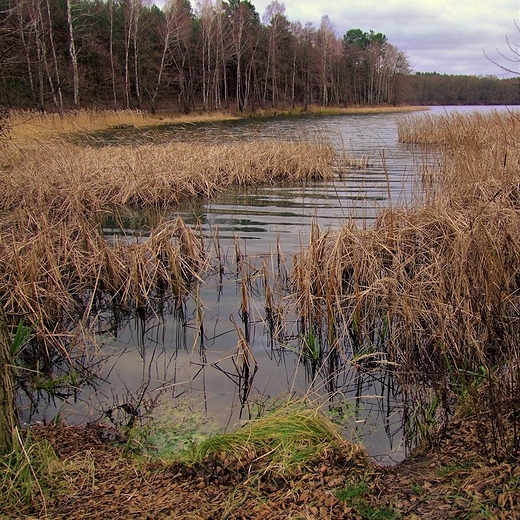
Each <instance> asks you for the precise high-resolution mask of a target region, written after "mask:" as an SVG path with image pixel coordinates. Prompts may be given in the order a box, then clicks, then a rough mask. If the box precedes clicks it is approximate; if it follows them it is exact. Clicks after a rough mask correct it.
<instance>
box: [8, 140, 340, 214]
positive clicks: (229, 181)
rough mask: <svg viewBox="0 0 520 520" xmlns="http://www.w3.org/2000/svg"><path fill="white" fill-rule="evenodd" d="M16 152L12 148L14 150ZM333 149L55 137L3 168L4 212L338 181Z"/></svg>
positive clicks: (167, 201)
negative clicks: (100, 144)
mask: <svg viewBox="0 0 520 520" xmlns="http://www.w3.org/2000/svg"><path fill="white" fill-rule="evenodd" d="M12 148H13V147H12ZM333 158H334V152H333V150H332V148H331V147H329V146H327V145H318V144H311V143H274V142H257V143H236V144H230V145H205V144H195V143H172V144H168V145H142V146H135V147H127V146H121V147H105V148H101V149H99V148H90V147H79V146H75V145H72V144H68V143H64V142H63V141H60V140H56V141H54V142H52V141H51V142H46V143H45V144H41V145H40V144H33V145H32V146H30V145H27V144H24V146H23V147H20V148H18V149H16V150H14V151H13V150H11V154H10V157H9V158H8V159H7V160H6V164H5V167H4V168H3V169H2V170H0V181H1V183H2V186H3V187H4V189H3V192H2V195H1V199H0V208H2V209H9V208H13V207H18V206H20V205H26V206H28V207H30V206H32V205H33V204H38V203H43V204H45V205H48V206H53V207H54V206H60V207H61V206H62V205H63V203H65V204H67V203H69V201H70V203H74V204H79V205H80V206H83V207H85V208H88V210H89V212H92V211H93V210H96V209H101V208H106V207H107V206H116V207H117V206H125V205H139V206H148V205H154V206H170V205H172V204H178V203H180V202H182V201H186V200H191V199H193V198H194V197H211V196H215V195H216V194H217V193H220V192H222V191H223V190H226V189H229V188H231V187H237V186H250V185H255V184H273V183H284V182H307V181H311V180H323V179H327V178H331V177H333V176H334V171H333Z"/></svg>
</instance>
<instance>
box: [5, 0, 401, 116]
mask: <svg viewBox="0 0 520 520" xmlns="http://www.w3.org/2000/svg"><path fill="white" fill-rule="evenodd" d="M0 31H1V33H0V65H1V80H0V81H1V84H0V103H1V104H3V105H4V106H10V107H31V108H38V109H40V110H54V111H62V110H64V109H67V108H80V107H84V108H96V107H102V108H147V109H150V110H152V111H153V110H155V109H156V108H157V107H158V106H159V105H168V106H177V107H178V108H179V110H180V111H182V112H189V111H190V110H192V109H193V108H195V106H196V104H198V105H201V106H202V108H203V109H205V110H220V109H229V108H231V109H237V110H239V111H251V110H255V109H257V108H272V107H282V106H284V107H287V106H294V105H296V104H298V105H301V106H303V107H306V106H308V105H311V104H318V105H322V106H328V105H350V104H358V105H363V104H375V105H377V104H381V103H389V104H398V103H400V102H401V99H400V93H401V90H402V88H401V81H402V78H403V77H404V75H406V74H408V72H409V65H408V62H407V59H406V56H405V54H404V53H403V52H401V51H399V50H398V49H397V48H395V47H394V46H393V45H392V44H391V43H390V42H388V40H387V38H386V36H385V35H383V34H381V33H376V32H374V31H369V32H365V31H362V30H361V29H352V30H350V31H348V32H347V33H346V34H345V35H344V36H343V38H338V37H337V36H336V33H335V30H334V26H333V23H332V21H331V20H330V19H329V18H328V17H327V16H324V17H323V18H322V20H321V24H320V26H319V27H317V28H316V27H314V26H313V25H312V24H310V23H307V24H302V23H300V22H290V21H289V20H288V19H287V17H286V16H285V7H284V5H283V4H282V3H279V2H277V1H276V0H275V1H273V2H272V3H271V4H270V5H269V7H268V8H267V9H266V12H265V13H264V14H263V16H262V17H261V16H260V15H259V13H257V11H256V9H255V7H254V6H253V4H252V3H251V2H249V1H248V0H230V1H229V2H222V1H221V0H202V1H200V2H197V4H196V6H192V5H190V3H189V1H188V0H168V2H167V3H166V4H165V5H164V7H163V8H162V9H161V8H159V7H157V6H156V5H153V4H151V5H150V4H148V3H146V0H106V1H102V0H2V8H1V9H0Z"/></svg>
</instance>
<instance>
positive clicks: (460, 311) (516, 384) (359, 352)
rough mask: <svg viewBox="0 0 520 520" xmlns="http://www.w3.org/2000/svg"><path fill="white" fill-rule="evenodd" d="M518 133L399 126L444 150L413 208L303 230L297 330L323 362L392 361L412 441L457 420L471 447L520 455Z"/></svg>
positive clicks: (498, 124) (508, 123)
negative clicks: (475, 424)
mask: <svg viewBox="0 0 520 520" xmlns="http://www.w3.org/2000/svg"><path fill="white" fill-rule="evenodd" d="M518 124H519V119H518V116H517V115H515V114H510V113H503V114H502V113H501V114H498V113H493V114H491V115H488V116H485V115H481V114H477V115H472V116H460V115H458V114H456V115H453V116H441V117H439V118H438V119H434V118H432V117H431V116H426V117H425V119H424V120H423V119H422V118H411V119H409V120H408V122H407V123H406V124H405V125H403V126H402V127H401V128H400V135H401V138H402V139H407V140H412V141H414V142H420V143H423V142H424V143H429V144H432V143H435V144H438V145H441V146H442V151H443V166H442V167H441V168H439V169H438V170H437V171H435V172H431V174H432V175H433V177H431V176H430V178H429V182H428V185H427V186H424V189H425V191H426V194H425V196H424V200H425V203H424V204H421V205H419V206H418V207H414V208H410V209H388V210H385V211H382V213H381V215H380V216H379V218H378V219H377V220H376V222H375V225H374V226H373V228H371V229H369V230H359V229H357V228H356V227H355V225H354V224H352V223H349V224H346V225H344V226H343V227H342V229H340V230H339V231H337V232H322V231H320V230H319V229H315V230H314V231H313V234H312V236H311V239H310V242H309V246H308V248H307V250H306V251H304V252H303V253H302V255H301V257H300V258H299V259H298V263H297V266H296V268H295V271H294V286H295V288H296V291H297V293H298V305H299V307H298V309H299V313H300V316H301V321H302V328H303V332H304V334H309V333H313V334H315V333H316V332H315V331H316V330H318V331H326V332H325V333H323V332H322V335H321V338H320V348H321V353H320V355H321V356H322V358H325V357H326V356H336V357H338V358H339V359H347V360H356V359H357V358H360V357H361V358H362V359H364V360H365V362H366V361H367V360H368V361H374V360H375V361H377V362H379V363H387V364H388V363H389V364H391V365H392V366H395V369H394V372H395V373H396V374H397V376H398V378H399V381H400V383H401V387H402V390H403V393H404V396H405V401H406V402H408V403H409V405H410V415H409V417H408V421H409V422H408V427H409V428H410V431H409V433H411V434H412V438H413V437H415V438H416V439H417V440H418V441H419V442H426V443H432V442H437V441H438V439H439V438H440V437H439V435H440V436H441V437H442V434H443V433H444V432H445V430H446V428H447V425H448V424H449V421H450V420H451V419H452V418H453V416H454V414H456V415H459V414H463V415H464V416H466V417H475V418H476V419H477V420H478V421H481V424H482V425H484V424H485V426H482V428H484V429H487V428H491V429H492V431H493V436H492V437H485V438H484V437H483V440H482V443H483V444H482V446H483V449H485V450H487V453H488V454H489V455H490V456H493V457H497V458H501V459H507V458H509V457H516V456H517V455H518V450H519V448H520V437H519V436H518V434H516V433H515V434H514V435H513V436H512V437H511V436H510V432H511V431H514V432H516V431H517V428H518V425H519V423H518V417H519V411H520V400H519V395H520V371H519V368H518V367H519V366H520V350H519V344H520V343H519V340H520V338H519V335H518V330H520V327H519V325H520V314H519V312H518V309H519V308H520V300H519V295H520V291H519V290H520V285H519V284H520V271H519V269H520V267H519V266H520V239H519V236H518V229H519V226H520V212H519V210H520V207H519V198H518V194H519V191H518V190H519V186H520V177H519V170H518V164H519V162H520V149H519V147H518V142H519V140H518V139H519V138H518V135H519V134H518ZM511 424H512V425H513V426H514V428H513V430H511V429H510V427H511ZM508 432H509V433H508Z"/></svg>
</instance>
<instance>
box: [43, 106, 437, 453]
mask: <svg viewBox="0 0 520 520" xmlns="http://www.w3.org/2000/svg"><path fill="white" fill-rule="evenodd" d="M436 110H437V111H439V110H442V109H436ZM401 117H406V114H402V115H401V114H372V115H349V116H332V117H309V118H273V119H268V120H265V119H262V120H248V121H239V122H232V123H212V124H203V125H184V126H182V127H179V126H172V127H166V128H164V130H163V131H162V132H161V133H160V134H159V133H158V132H157V130H154V131H153V133H152V132H145V133H143V134H139V135H135V134H134V133H133V132H131V131H130V132H128V133H125V132H122V133H121V134H119V135H118V136H117V139H118V140H119V142H121V141H128V140H138V141H139V142H142V141H150V140H153V141H164V142H166V141H168V140H195V141H207V142H212V143H218V142H230V141H236V140H258V139H266V140H272V139H276V140H288V141H294V140H298V139H319V140H323V139H326V140H328V141H330V142H331V143H333V144H334V146H336V147H338V149H340V150H344V151H345V150H346V151H347V152H349V153H351V154H353V155H354V156H358V157H359V156H366V157H367V158H368V165H369V166H368V168H367V169H363V170H361V169H359V170H356V169H348V168H343V169H340V170H338V178H337V179H336V180H335V181H334V182H329V183H315V184H309V185H306V186H295V187H261V188H254V189H250V190H247V191H244V192H240V193H229V194H225V195H223V196H222V197H220V198H219V199H218V200H215V201H212V202H210V203H207V204H198V205H196V206H192V207H186V208H183V209H182V211H180V214H181V216H182V217H183V218H184V219H185V221H186V222H188V223H189V224H190V225H192V226H198V227H199V228H200V229H201V231H202V232H203V233H204V235H205V236H206V237H207V244H208V248H209V249H211V250H212V251H213V253H214V254H216V252H218V253H219V255H218V256H219V257H220V261H221V263H222V266H223V270H222V271H221V276H212V277H208V279H206V280H205V282H204V283H203V284H202V285H201V286H200V287H199V289H198V291H197V293H196V294H193V295H192V296H191V297H190V298H188V299H187V301H186V303H185V305H184V307H183V308H182V309H169V308H167V307H165V308H164V309H163V310H162V312H157V313H156V315H152V316H141V317H140V318H139V319H138V318H135V319H132V320H128V321H127V322H126V323H122V324H120V326H118V327H117V328H116V329H113V330H112V333H111V334H108V333H105V334H100V343H101V344H102V346H103V352H104V354H105V355H107V356H109V358H108V360H107V361H106V363H105V370H104V372H103V374H102V380H103V382H102V384H101V385H100V386H99V387H98V388H97V389H96V390H95V391H92V390H91V391H85V392H83V393H82V394H81V395H80V398H79V403H76V404H75V406H70V407H69V406H68V405H66V407H65V408H64V409H63V410H64V411H63V412H62V413H65V415H66V416H67V419H68V420H70V421H74V420H75V419H77V420H84V417H85V414H87V415H88V416H89V418H90V419H99V418H101V417H102V416H103V411H104V410H108V409H114V408H116V407H117V406H119V405H122V404H125V403H132V404H133V405H140V407H141V411H142V410H143V409H145V408H146V406H150V407H152V405H153V400H154V399H155V398H157V397H159V396H161V398H162V399H167V400H169V401H171V402H173V403H174V405H175V403H177V402H178V403H181V402H182V403H183V405H186V403H187V406H188V407H189V409H190V410H192V411H193V413H197V414H202V415H204V414H207V416H208V417H211V418H212V419H214V420H216V421H217V422H218V423H219V424H220V425H222V426H226V427H228V428H231V427H233V426H235V425H236V423H237V421H240V420H241V419H247V418H249V417H254V416H256V414H257V413H258V412H261V411H262V410H263V409H264V408H266V407H268V406H270V405H272V404H273V403H274V402H276V400H279V399H281V398H282V396H288V395H296V396H299V395H304V394H308V395H310V396H311V397H312V398H313V399H314V400H315V401H316V402H320V403H322V404H323V406H324V408H325V409H330V410H332V413H333V414H334V416H335V417H336V419H338V420H339V422H342V418H343V417H347V418H346V419H345V420H344V425H345V427H346V431H347V435H349V436H352V437H355V438H358V439H360V440H361V441H362V442H363V443H364V444H365V445H366V446H367V448H368V449H369V451H370V453H371V455H372V456H373V457H374V458H375V459H376V460H378V461H381V462H383V463H392V462H396V461H399V460H401V459H402V458H403V457H404V453H405V450H404V446H403V440H402V415H403V414H402V412H403V409H402V407H403V405H402V402H401V399H400V394H399V389H398V388H397V385H396V384H395V382H394V381H393V379H392V377H391V376H390V375H389V374H388V373H387V372H386V371H384V370H378V369H377V367H376V368H372V369H371V370H364V371H359V370H356V369H354V368H352V367H351V365H350V363H349V360H348V359H345V360H340V361H341V362H340V363H339V365H336V366H333V367H331V366H330V363H327V361H326V362H324V364H323V366H321V367H318V368H317V369H316V370H315V372H314V373H313V372H312V370H311V369H310V368H309V366H308V364H307V366H306V364H305V363H302V360H301V358H300V357H299V356H298V354H297V353H295V350H297V345H298V330H297V323H296V321H295V320H293V321H291V319H290V316H291V312H290V310H289V311H288V316H289V318H287V320H286V324H285V330H284V335H283V339H282V340H281V341H273V338H272V335H271V334H270V327H269V323H268V320H267V319H266V312H265V296H264V288H263V280H264V278H263V276H264V273H265V272H266V271H268V272H269V273H270V275H269V278H270V280H271V283H272V284H273V287H275V288H276V287H279V294H278V295H277V296H276V297H277V298H278V301H279V302H281V303H280V304H281V305H283V304H284V303H283V302H284V300H283V298H285V297H286V296H285V295H284V290H285V288H286V285H287V284H286V280H287V276H288V275H289V273H290V269H291V267H292V259H293V255H295V254H297V253H298V252H299V251H300V250H301V247H302V246H305V245H306V244H307V243H308V240H309V235H310V229H311V225H313V224H317V225H319V226H320V228H322V229H323V230H326V229H334V228H338V227H339V226H341V225H342V223H344V222H345V220H346V219H355V220H356V223H357V225H358V226H360V227H363V226H370V224H371V222H372V221H373V219H374V218H375V216H376V215H377V213H378V211H379V210H380V209H381V208H383V207H387V206H389V205H393V206H399V205H411V204H414V202H415V199H414V197H415V194H416V193H417V190H416V183H417V175H416V173H417V171H418V168H420V167H421V166H423V165H424V164H435V163H436V161H437V160H438V158H437V157H436V155H435V152H434V151H432V150H425V149H423V148H419V147H411V146H409V145H404V144H401V143H398V142H397V128H396V120H397V119H399V118H401ZM105 137H107V138H108V137H109V136H105ZM167 216H168V217H171V218H174V217H176V216H177V213H176V212H172V213H170V214H169V215H167ZM154 218H157V216H153V215H140V216H139V218H137V219H128V220H126V221H124V225H123V226H122V227H121V226H120V225H119V224H118V225H116V224H115V221H110V220H108V221H107V223H106V226H105V232H106V233H107V234H111V233H113V234H116V235H120V236H126V237H127V238H126V240H132V239H133V238H131V237H134V236H136V235H139V234H142V233H145V232H144V231H143V229H145V225H153V220H154ZM217 231H218V237H219V238H218V242H217V241H215V240H214V237H215V236H216V234H217ZM237 256H238V257H239V265H238V266H237V263H236V258H237ZM264 265H265V267H264ZM244 280H245V281H244ZM243 283H246V285H247V291H248V297H249V313H250V314H249V317H248V323H249V326H248V327H247V329H248V330H247V333H248V335H249V346H250V348H251V352H250V355H251V358H250V363H251V370H250V371H249V373H248V374H247V373H244V371H243V364H241V363H240V359H239V358H237V357H236V353H237V344H238V343H239V340H240V338H241V337H242V336H243V334H244V333H245V332H246V330H245V328H246V327H245V325H244V321H243V318H244V316H243V312H242V309H241V291H242V284H243ZM100 322H102V319H101V320H100ZM101 328H103V327H101ZM253 359H254V361H253ZM254 363H256V366H257V371H256V373H253V372H254V371H253V366H254ZM55 411H56V409H55V407H54V406H51V407H49V409H48V410H47V411H44V412H43V413H44V414H45V413H47V414H48V415H49V416H52V415H53V414H54V413H55Z"/></svg>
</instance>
